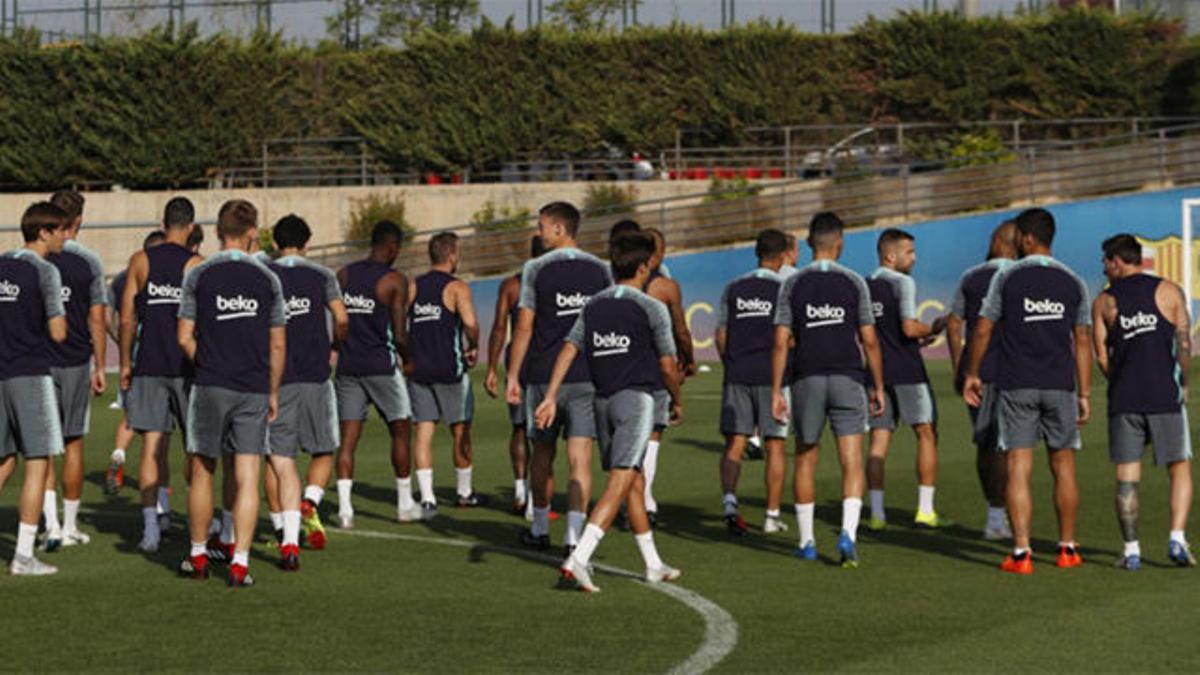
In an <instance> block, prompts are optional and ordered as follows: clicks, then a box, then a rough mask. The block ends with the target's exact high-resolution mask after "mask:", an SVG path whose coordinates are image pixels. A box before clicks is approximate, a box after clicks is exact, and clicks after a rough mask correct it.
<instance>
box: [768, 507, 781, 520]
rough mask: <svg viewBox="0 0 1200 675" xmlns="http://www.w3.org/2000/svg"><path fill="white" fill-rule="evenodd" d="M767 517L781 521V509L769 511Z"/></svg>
mask: <svg viewBox="0 0 1200 675" xmlns="http://www.w3.org/2000/svg"><path fill="white" fill-rule="evenodd" d="M767 517H768V518H774V519H775V520H779V509H767Z"/></svg>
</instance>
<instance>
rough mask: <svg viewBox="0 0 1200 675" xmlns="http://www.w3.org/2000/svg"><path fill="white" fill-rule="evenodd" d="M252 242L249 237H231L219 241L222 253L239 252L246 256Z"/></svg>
mask: <svg viewBox="0 0 1200 675" xmlns="http://www.w3.org/2000/svg"><path fill="white" fill-rule="evenodd" d="M252 242H253V240H252V239H251V238H250V237H238V238H237V239H234V238H232V237H229V238H226V239H222V240H221V250H222V251H240V252H242V253H245V254H246V255H250V245H251V243H252Z"/></svg>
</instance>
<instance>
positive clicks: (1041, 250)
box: [1025, 246, 1054, 258]
mask: <svg viewBox="0 0 1200 675" xmlns="http://www.w3.org/2000/svg"><path fill="white" fill-rule="evenodd" d="M1031 255H1040V256H1045V257H1047V258H1053V257H1054V254H1053V253H1051V252H1050V247H1049V246H1035V247H1033V248H1031V249H1030V250H1028V251H1026V252H1025V257H1029V256H1031Z"/></svg>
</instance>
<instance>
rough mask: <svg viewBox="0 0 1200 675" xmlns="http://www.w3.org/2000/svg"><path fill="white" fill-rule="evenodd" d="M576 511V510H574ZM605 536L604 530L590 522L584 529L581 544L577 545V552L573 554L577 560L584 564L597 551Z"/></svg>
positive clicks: (580, 539)
mask: <svg viewBox="0 0 1200 675" xmlns="http://www.w3.org/2000/svg"><path fill="white" fill-rule="evenodd" d="M572 513H574V512H572ZM603 538H604V530H602V529H600V528H599V527H596V526H595V525H593V524H591V523H588V524H587V527H586V528H584V530H583V536H582V537H580V538H579V545H577V546H576V547H575V552H574V553H572V554H571V557H572V558H575V560H576V561H577V562H580V563H582V564H584V565H586V564H588V561H590V560H591V559H592V554H593V553H595V552H596V547H597V546H599V545H600V540H601V539H603Z"/></svg>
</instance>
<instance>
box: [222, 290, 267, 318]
mask: <svg viewBox="0 0 1200 675" xmlns="http://www.w3.org/2000/svg"><path fill="white" fill-rule="evenodd" d="M217 312H218V314H217V321H228V320H230V319H244V318H246V317H250V316H256V315H257V314H258V301H257V300H255V299H254V298H247V297H246V296H244V295H235V296H233V297H232V298H227V297H225V296H223V295H221V294H219V293H218V294H217Z"/></svg>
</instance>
